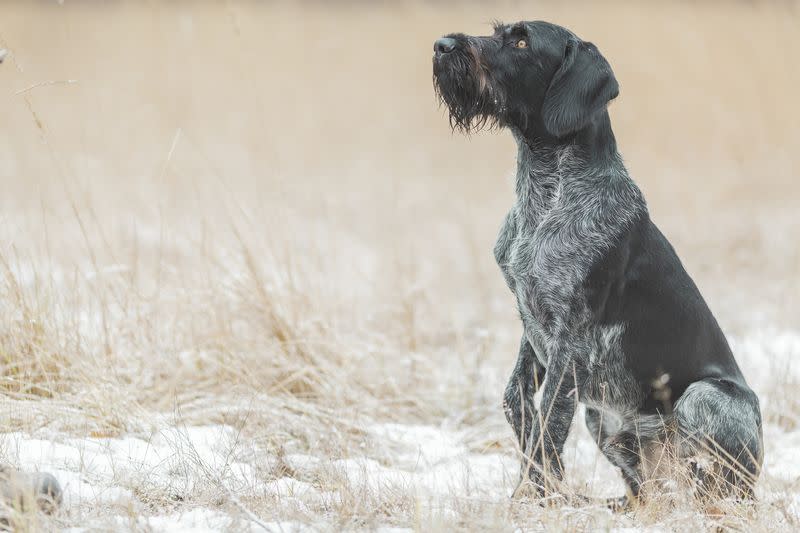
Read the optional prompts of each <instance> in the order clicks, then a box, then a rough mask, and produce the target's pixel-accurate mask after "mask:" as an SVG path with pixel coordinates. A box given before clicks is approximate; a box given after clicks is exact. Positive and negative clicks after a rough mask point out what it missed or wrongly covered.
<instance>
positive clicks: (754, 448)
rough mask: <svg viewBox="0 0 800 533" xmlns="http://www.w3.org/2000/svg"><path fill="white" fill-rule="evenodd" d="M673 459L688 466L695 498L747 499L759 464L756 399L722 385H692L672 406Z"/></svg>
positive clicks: (742, 389) (707, 382)
mask: <svg viewBox="0 0 800 533" xmlns="http://www.w3.org/2000/svg"><path fill="white" fill-rule="evenodd" d="M675 417H676V420H677V423H678V438H679V441H678V453H679V455H680V457H682V458H684V459H685V460H688V461H689V462H690V463H691V467H692V473H693V477H694V481H695V486H696V489H697V493H698V496H700V497H701V498H720V497H722V498H724V497H734V498H736V499H740V500H747V499H752V497H753V487H754V485H755V482H756V479H757V478H758V474H759V471H760V470H761V463H762V461H763V450H764V444H763V436H762V430H761V411H760V409H759V405H758V398H757V397H756V395H755V393H753V391H751V390H750V389H749V388H747V387H746V386H744V385H742V384H739V383H736V382H733V381H729V380H726V379H716V378H707V379H704V380H701V381H697V382H695V383H692V384H691V385H690V386H689V387H688V388H687V389H686V391H685V392H684V393H683V394H682V395H681V397H680V398H678V401H677V402H676V404H675Z"/></svg>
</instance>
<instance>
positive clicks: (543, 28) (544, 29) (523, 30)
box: [492, 20, 574, 39]
mask: <svg viewBox="0 0 800 533" xmlns="http://www.w3.org/2000/svg"><path fill="white" fill-rule="evenodd" d="M492 26H493V28H494V34H495V36H502V37H508V36H513V35H518V34H527V35H530V36H532V37H541V38H555V39H557V38H559V37H561V38H564V37H574V34H573V33H572V32H571V31H569V30H568V29H566V28H564V27H563V26H559V25H558V24H553V23H551V22H545V21H543V20H521V21H519V22H514V23H508V24H507V23H504V22H500V21H495V22H494V23H493V24H492Z"/></svg>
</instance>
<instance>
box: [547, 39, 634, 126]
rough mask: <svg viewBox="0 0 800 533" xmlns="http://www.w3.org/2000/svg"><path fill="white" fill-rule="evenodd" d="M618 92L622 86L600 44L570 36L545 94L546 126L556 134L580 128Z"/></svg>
mask: <svg viewBox="0 0 800 533" xmlns="http://www.w3.org/2000/svg"><path fill="white" fill-rule="evenodd" d="M618 94H619V85H618V84H617V79H616V78H615V77H614V73H613V72H612V71H611V65H609V64H608V61H606V58H604V57H603V56H602V55H601V54H600V52H599V51H598V50H597V47H596V46H595V45H593V44H592V43H587V42H584V41H581V40H579V39H577V38H570V39H569V41H568V42H567V47H566V49H565V50H564V60H563V61H562V62H561V66H560V67H559V68H558V70H557V71H556V73H555V75H554V76H553V79H552V80H551V81H550V87H548V89H547V93H546V94H545V97H544V103H543V105H542V118H543V119H544V125H545V127H546V128H547V131H549V132H550V133H552V134H553V135H555V136H556V137H562V136H564V135H567V134H569V133H572V132H575V131H578V130H580V129H582V128H583V127H584V126H586V125H587V124H588V123H589V121H590V120H591V119H592V117H593V116H594V114H595V113H597V112H598V111H600V110H601V109H603V108H604V107H605V106H606V104H608V102H609V101H610V100H612V99H614V98H616V97H617V95H618Z"/></svg>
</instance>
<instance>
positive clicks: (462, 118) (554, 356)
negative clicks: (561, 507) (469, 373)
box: [433, 21, 763, 506]
mask: <svg viewBox="0 0 800 533" xmlns="http://www.w3.org/2000/svg"><path fill="white" fill-rule="evenodd" d="M433 72H434V85H435V88H436V91H437V93H438V96H439V97H440V99H441V101H442V102H443V103H444V104H445V105H446V106H447V109H448V111H449V115H450V123H451V126H452V127H453V128H454V129H458V130H462V131H464V132H466V133H469V132H471V131H476V130H478V129H481V128H483V127H495V126H496V127H503V128H508V129H509V130H511V132H512V134H513V135H514V138H515V139H516V141H517V145H518V155H517V175H516V193H517V200H516V202H515V204H514V205H513V207H512V208H511V211H510V212H509V213H508V215H507V216H506V218H505V221H504V223H503V226H502V228H501V229H500V234H499V236H498V238H497V244H496V245H495V248H494V254H495V257H496V259H497V262H498V264H499V265H500V269H501V270H502V271H503V275H504V276H505V279H506V282H507V283H508V286H509V288H510V289H511V291H512V292H513V294H514V296H515V297H516V300H517V307H518V309H519V314H520V317H521V319H522V324H523V329H524V333H523V335H522V340H521V342H520V348H519V357H518V359H517V363H516V366H515V368H514V371H513V373H512V375H511V379H510V380H509V383H508V387H507V389H506V392H505V400H504V409H505V413H506V417H507V418H508V421H509V423H510V424H511V426H512V427H513V429H514V432H515V433H516V437H517V439H518V441H519V445H520V448H521V450H522V452H523V453H524V456H525V459H524V460H523V464H522V468H521V474H520V483H519V485H518V487H517V489H516V490H515V495H517V496H521V495H533V496H544V495H547V494H551V493H554V492H555V490H556V488H557V486H558V483H559V481H560V480H561V478H562V472H563V466H562V463H561V460H560V456H561V452H562V449H563V447H564V441H565V440H566V438H567V433H568V431H569V428H570V424H571V422H572V419H573V417H574V414H575V409H576V406H577V402H578V401H580V402H582V403H583V404H585V406H586V425H587V427H588V428H589V431H590V433H591V434H592V435H593V436H594V438H595V439H596V440H597V444H598V446H599V447H600V449H601V450H602V452H603V454H604V455H605V456H606V457H607V458H608V460H609V461H611V463H612V464H614V465H615V466H617V467H619V469H620V470H621V472H622V476H623V478H624V480H625V481H626V483H627V485H628V488H629V493H628V495H627V496H625V497H623V498H618V499H615V500H613V501H611V502H609V503H610V504H611V505H614V506H627V505H629V504H632V503H634V502H635V501H638V500H639V499H640V498H642V497H644V494H643V493H645V492H646V490H643V489H646V488H647V487H648V486H649V485H648V483H647V482H649V481H651V480H653V481H654V482H655V481H656V475H655V473H656V472H657V471H660V470H659V469H658V468H657V467H658V466H659V464H660V463H662V462H666V459H667V455H666V454H669V458H670V459H671V460H670V461H669V462H670V464H672V465H673V466H674V465H675V464H677V465H679V467H680V468H685V472H686V473H687V474H689V475H688V477H687V479H689V480H692V482H693V485H694V487H695V491H696V493H697V494H698V495H714V496H715V497H716V496H722V497H734V498H737V499H747V498H750V497H752V491H753V485H754V483H755V481H756V478H757V476H758V473H759V470H760V467H761V463H762V458H763V442H762V431H761V413H760V409H759V403H758V398H757V397H756V395H755V394H754V393H753V391H752V390H751V389H750V388H749V387H748V385H747V382H746V381H745V379H744V377H743V376H742V373H741V371H740V370H739V367H738V365H737V364H736V361H735V360H734V357H733V354H732V353H731V350H730V348H729V346H728V342H727V341H726V339H725V336H724V335H723V333H722V331H721V330H720V327H719V325H718V324H717V321H716V320H715V318H714V316H713V315H712V314H711V311H710V310H709V308H708V306H707V305H706V303H705V301H704V300H703V297H702V296H701V295H700V292H699V291H698V289H697V287H696V286H695V284H694V283H693V282H692V279H691V278H690V277H689V275H688V274H687V273H686V271H685V270H684V268H683V265H682V264H681V261H680V259H678V256H677V255H676V254H675V250H674V249H673V248H672V246H671V245H670V243H669V241H667V239H666V238H665V237H664V235H662V234H661V232H660V231H659V230H658V228H657V227H656V225H655V224H654V223H653V222H652V221H651V220H650V216H649V215H648V211H647V205H646V204H645V200H644V198H643V197H642V193H641V191H640V190H639V188H638V187H637V186H636V184H635V183H634V182H633V181H632V180H631V178H630V177H629V176H628V172H627V171H626V169H625V166H624V164H623V162H622V158H621V157H620V155H619V152H618V151H617V144H616V141H615V139H614V134H613V132H612V131H611V123H610V121H609V116H608V112H607V110H606V106H607V104H608V102H609V101H610V100H612V99H614V98H615V97H616V96H617V94H618V92H619V91H618V85H617V80H616V79H615V77H614V73H613V72H612V70H611V67H610V66H609V64H608V62H607V61H606V60H605V58H604V57H603V56H602V55H601V54H600V52H599V51H598V50H597V48H596V47H595V46H594V45H593V44H591V43H588V42H586V41H582V40H581V39H579V38H578V37H576V36H575V35H574V34H573V33H572V32H570V31H569V30H567V29H565V28H562V27H560V26H556V25H553V24H549V23H546V22H538V21H537V22H520V23H517V24H512V25H505V24H497V25H495V28H494V34H493V35H491V36H487V37H473V36H469V35H464V34H461V33H454V34H450V35H448V36H446V37H443V38H441V39H439V40H437V41H436V43H435V44H434V56H433ZM537 392H540V393H541V398H540V402H539V406H538V409H537V405H536V402H535V401H534V394H536V393H537ZM674 473H675V471H674V470H671V471H670V474H669V475H673V474H674ZM659 476H662V477H663V474H660V475H659ZM654 484H655V483H654Z"/></svg>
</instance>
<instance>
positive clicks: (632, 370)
mask: <svg viewBox="0 0 800 533" xmlns="http://www.w3.org/2000/svg"><path fill="white" fill-rule="evenodd" d="M573 157H574V154H572V153H570V148H566V149H564V150H562V151H559V152H553V153H541V152H537V151H536V150H535V149H530V148H529V147H527V146H524V145H522V147H521V148H520V154H519V157H518V175H517V202H516V203H515V205H514V206H513V207H512V209H511V211H510V212H509V213H508V215H507V216H506V219H505V222H504V224H503V227H502V229H501V231H500V234H499V236H498V239H497V243H496V246H495V256H496V259H497V261H498V264H499V265H500V267H501V270H502V271H503V275H504V276H505V279H506V282H507V283H508V285H509V288H510V289H511V290H512V292H513V293H514V295H515V296H516V300H517V307H518V310H519V313H520V317H521V319H522V322H523V325H524V329H525V334H526V337H527V339H528V341H529V342H530V344H531V346H532V347H533V349H534V351H535V353H536V357H537V359H538V360H539V363H540V364H541V365H542V366H543V367H545V368H547V367H548V366H549V363H550V361H551V359H553V358H567V360H568V361H569V364H570V365H572V368H573V371H574V374H575V375H574V376H567V379H570V380H572V379H575V380H576V387H577V391H576V392H577V394H578V397H579V399H580V400H581V401H582V402H584V403H587V404H588V405H590V406H593V407H595V408H598V409H603V410H607V411H608V412H609V413H612V414H616V415H619V416H620V417H622V418H631V417H641V416H642V415H644V414H645V413H647V412H649V413H651V414H655V412H656V411H658V410H659V408H660V407H662V406H661V405H659V402H662V403H663V398H662V399H657V398H655V397H654V396H657V394H656V393H657V392H658V391H655V390H654V389H653V383H654V382H655V381H656V380H658V379H662V378H664V379H668V380H671V381H670V383H669V386H670V387H673V388H674V389H675V393H676V395H675V397H677V396H678V395H679V393H680V392H682V391H683V389H684V388H685V386H686V385H688V384H689V383H691V382H693V381H695V380H697V379H703V378H706V377H709V376H715V375H719V376H722V377H727V378H731V379H733V380H734V381H736V382H738V381H739V378H741V374H740V373H739V370H738V367H737V366H736V364H735V362H734V361H733V357H732V354H731V353H730V350H729V349H728V346H727V342H726V341H725V339H724V336H723V335H722V333H721V332H720V331H719V327H718V326H717V324H716V322H715V321H713V317H712V318H711V320H712V322H713V323H706V324H700V325H694V326H693V325H692V324H690V323H689V322H690V321H691V319H692V314H693V309H694V308H697V310H698V311H697V315H698V316H704V315H705V314H708V316H711V314H710V311H708V310H707V308H706V307H705V302H704V301H703V300H702V297H700V295H699V292H697V290H696V287H694V284H693V283H692V282H691V280H690V278H689V277H688V274H686V273H685V271H683V269H682V267H681V266H680V262H679V261H677V257H675V258H674V261H673V258H672V257H669V258H668V259H669V261H664V263H673V262H674V263H676V264H677V265H678V269H677V270H676V271H675V272H661V271H659V270H658V267H657V265H655V263H657V262H658V254H674V252H673V251H672V249H671V247H670V246H669V244H668V243H667V242H666V240H665V239H663V236H661V235H660V233H659V232H658V230H657V229H656V228H655V226H653V225H652V222H651V221H650V219H649V215H648V213H647V207H646V204H645V202H644V199H643V197H642V194H641V192H640V190H639V189H638V187H636V185H635V184H634V183H633V181H632V180H631V179H630V177H629V176H628V175H627V172H626V171H625V169H624V166H623V165H622V162H621V161H618V160H617V161H615V162H614V163H613V164H610V165H609V166H608V168H605V169H593V170H592V173H587V172H586V171H585V170H584V171H581V170H579V169H581V168H585V166H581V165H580V164H579V163H577V162H573ZM653 232H655V234H657V235H655V234H654V235H655V237H653V239H654V243H649V242H648V243H647V244H646V245H643V244H642V242H641V241H642V240H643V239H648V238H651V237H652V236H651V235H650V234H651V233H653ZM657 237H660V238H661V239H663V242H661V241H658V240H657V239H656V238H657ZM653 248H656V249H657V250H656V252H657V253H656V256H653V250H652V249H653ZM662 249H663V250H662ZM654 267H655V268H654ZM640 278H647V279H640ZM661 278H663V279H661ZM673 278H675V279H673ZM676 280H677V281H676ZM640 282H641V283H640ZM675 283H678V284H679V285H681V286H680V287H678V290H676V289H675V288H674V287H671V286H670V284H675ZM639 285H642V286H647V287H648V291H650V292H646V293H645V292H644V291H642V290H640V288H639ZM653 287H655V292H653V291H652V288H653ZM659 287H660V288H662V289H663V293H664V294H663V295H662V294H661V291H659ZM662 296H663V297H665V298H667V299H666V300H665V301H664V302H661V301H660V299H661V298H662ZM680 298H682V299H683V301H682V302H681V303H680V304H679V305H683V306H685V309H682V310H679V311H681V312H683V315H677V316H672V315H670V316H668V317H662V316H659V315H658V313H657V312H654V311H652V310H651V309H650V308H652V307H655V308H659V307H661V308H664V310H665V313H666V314H669V313H670V312H671V311H672V309H669V306H670V305H671V303H674V302H676V299H680ZM642 300H646V301H645V302H644V303H643V304H642V305H641V307H642V308H643V309H647V312H649V313H651V315H650V316H642V315H641V314H640V313H639V314H637V309H636V305H637V302H640V301H642ZM701 307H702V308H703V309H700V308H701ZM632 325H634V326H635V327H634V328H631V326H632ZM701 326H702V327H701ZM693 327H696V330H697V331H696V333H697V334H696V335H695V331H694V330H693V329H692V328H693ZM631 330H635V331H631ZM670 330H680V333H681V336H680V337H677V338H676V339H675V340H669V339H667V341H666V342H661V340H662V339H665V338H666V337H668V336H669V335H670ZM677 332H678V331H672V334H674V333H677ZM680 338H688V339H689V340H688V341H687V342H684V343H683V344H681V342H679V339H680ZM656 344H658V346H655V345H656ZM696 350H706V351H708V350H711V351H715V352H716V353H702V354H699V355H700V357H694V355H695V354H694V353H693V351H696ZM694 361H702V364H700V365H699V366H698V365H695V367H693V366H692V365H693V364H694ZM742 384H743V380H742Z"/></svg>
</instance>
